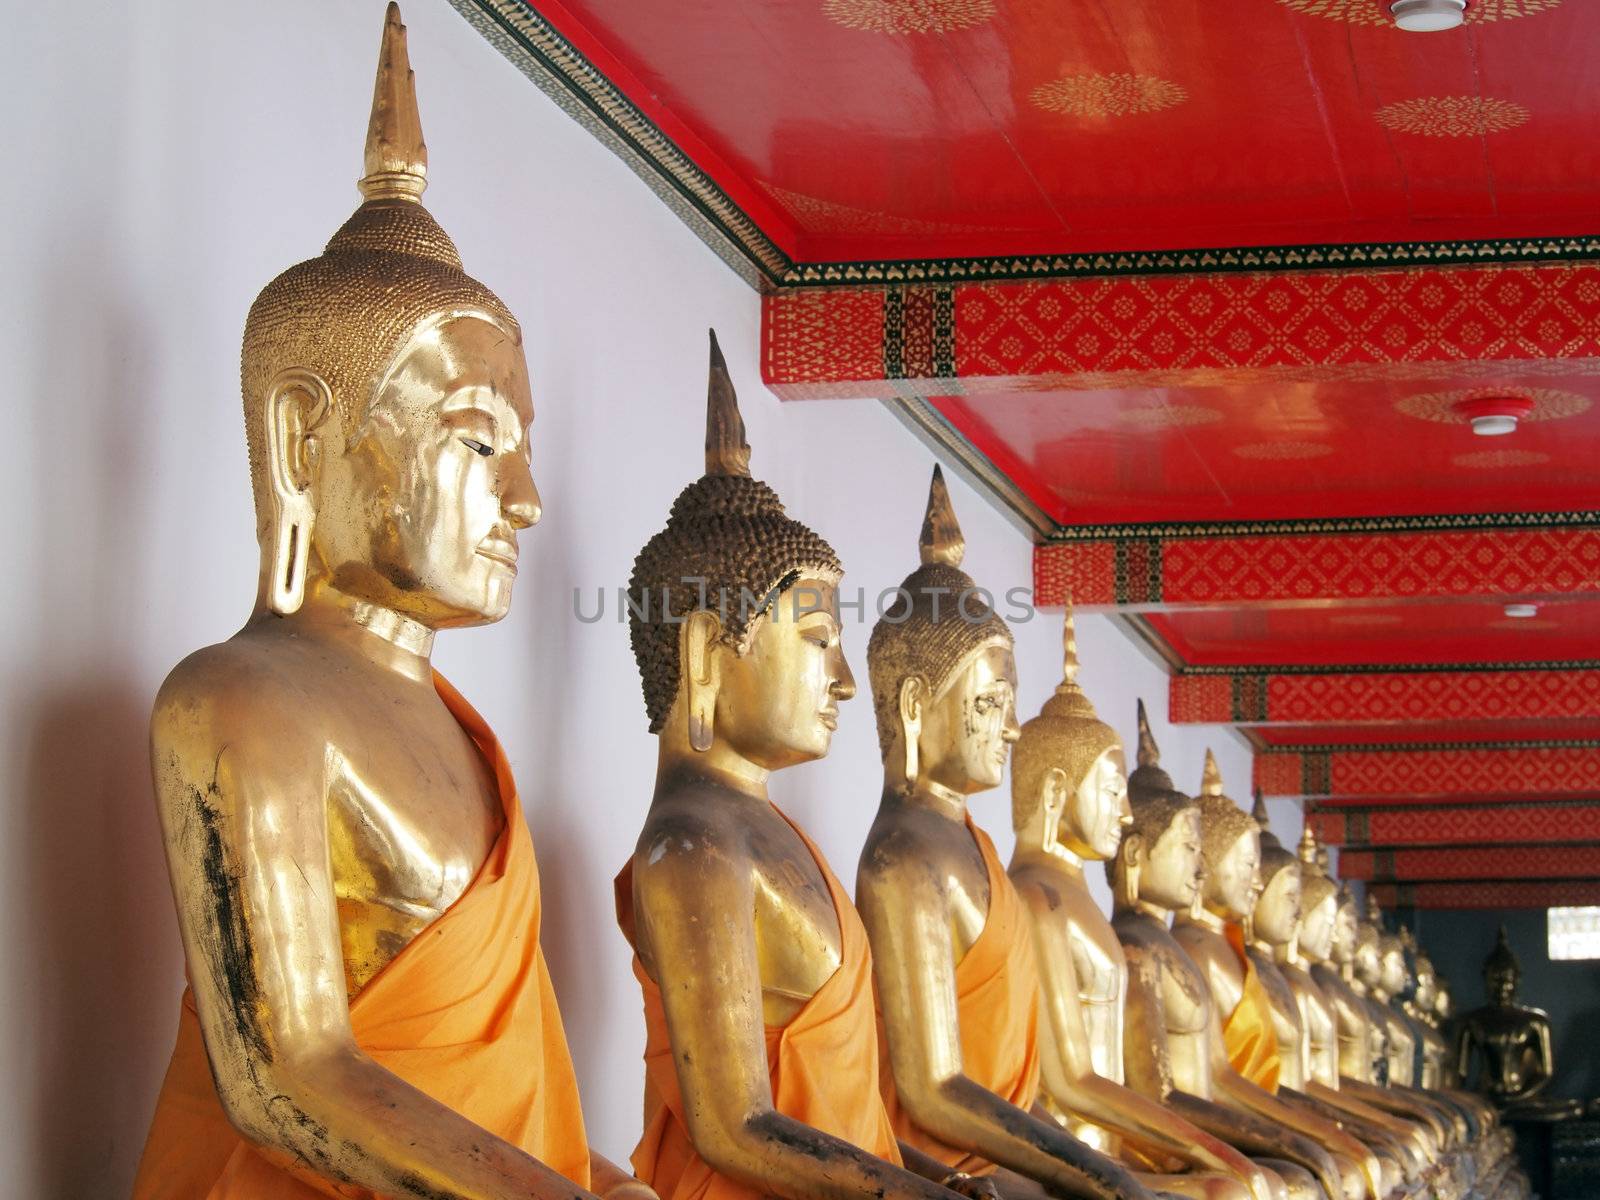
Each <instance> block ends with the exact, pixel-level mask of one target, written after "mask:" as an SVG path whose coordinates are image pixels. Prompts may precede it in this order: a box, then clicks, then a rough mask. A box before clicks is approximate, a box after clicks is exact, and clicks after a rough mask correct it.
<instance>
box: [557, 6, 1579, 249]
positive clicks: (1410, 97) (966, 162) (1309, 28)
mask: <svg viewBox="0 0 1600 1200" xmlns="http://www.w3.org/2000/svg"><path fill="white" fill-rule="evenodd" d="M532 6H533V7H534V8H536V9H537V10H538V11H539V12H540V13H542V14H543V15H544V16H545V17H546V18H547V19H549V20H550V21H551V22H552V23H554V24H555V25H556V26H557V27H558V28H559V29H561V30H562V32H563V33H565V34H566V35H567V36H568V37H569V38H570V39H571V40H572V41H573V42H574V44H575V45H577V46H578V47H579V49H580V50H584V51H586V52H588V53H589V54H590V56H591V58H594V59H595V60H596V61H597V62H601V63H604V64H606V66H607V67H608V74H609V75H611V77H612V80H613V82H615V83H617V84H618V85H619V86H621V87H622V88H623V90H624V91H625V92H626V93H627V94H628V95H629V97H630V98H631V99H632V100H633V101H634V102H635V103H636V104H638V105H639V106H640V107H641V108H642V109H643V110H644V111H645V112H646V113H647V114H648V115H650V116H651V117H652V118H653V119H655V121H656V123H657V124H658V125H659V126H661V127H662V128H663V129H664V130H666V131H667V132H668V133H669V135H671V136H673V137H674V138H675V140H677V141H678V142H679V144H680V145H682V146H683V147H684V148H685V149H686V150H688V151H689V152H690V154H691V156H692V157H694V158H695V159H696V161H697V162H698V163H699V165H700V166H701V167H703V168H704V169H706V170H707V171H708V173H710V174H711V175H712V176H713V178H714V179H716V181H717V182H718V183H719V184H720V185H721V186H722V187H723V189H724V190H725V191H727V192H728V193H729V194H730V195H732V196H733V197H734V198H735V199H736V200H738V201H739V202H740V203H741V205H742V206H743V207H745V209H746V211H748V212H750V214H751V215H752V216H753V217H754V218H755V219H756V221H757V223H758V224H760V225H761V226H762V227H763V228H764V230H765V231H766V232H767V233H768V235H769V236H771V237H772V238H773V240H774V241H776V242H777V243H778V244H779V245H780V246H782V247H783V248H784V249H785V250H786V251H787V252H788V253H789V254H790V255H791V257H795V258H799V259H803V260H806V261H819V260H820V261H829V260H840V259H862V258H886V257H918V258H927V257H939V256H955V255H973V254H984V255H987V254H1011V253H1024V252H1027V253H1064V252H1074V251H1084V250H1100V249H1130V248H1137V249H1160V248H1174V247H1185V248H1186V247H1197V246H1229V245H1247V244H1304V243H1319V242H1352V241H1398V240H1412V239H1435V240H1437V239H1448V238H1483V237H1507V236H1537V235H1546V234H1562V233H1590V232H1593V231H1592V229H1590V228H1589V224H1590V218H1591V216H1592V214H1593V213H1594V212H1595V210H1596V207H1597V201H1600V151H1597V146H1600V139H1597V137H1596V134H1597V133H1600V128H1597V122H1596V116H1595V114H1596V113H1600V73H1596V72H1594V71H1593V70H1591V69H1590V63H1589V61H1588V60H1589V55H1588V54H1586V53H1580V52H1577V51H1578V48H1581V47H1592V46H1595V45H1597V44H1600V6H1597V5H1594V4H1592V3H1588V2H1587V0H1565V2H1564V3H1563V2H1561V0H1474V3H1473V5H1472V8H1473V9H1474V10H1476V11H1475V12H1474V14H1473V18H1472V19H1471V20H1470V21H1469V23H1468V24H1467V25H1466V26H1465V27H1463V28H1461V29H1459V30H1455V31H1452V32H1449V33H1443V34H1433V35H1417V34H1406V33H1403V32H1401V31H1399V30H1397V29H1396V28H1394V27H1393V25H1392V24H1391V23H1389V22H1388V21H1387V20H1386V19H1384V17H1383V15H1382V10H1381V8H1380V5H1379V0H1351V2H1350V3H1347V4H1337V3H1328V2H1327V0H1228V2H1227V3H1218V2H1217V0H1124V2H1123V3H1119V4H1114V5H1102V4H1049V3H1020V2H1017V0H787V2H785V3H754V4H753V3H750V2H749V0H699V2H698V3H695V4H661V3H651V2H647V0H566V2H565V3H563V4H556V3H552V2H550V0H533V3H532ZM1302 10H1317V11H1320V12H1334V13H1336V14H1339V15H1335V16H1331V17H1329V16H1321V15H1316V14H1315V13H1314V12H1310V11H1302Z"/></svg>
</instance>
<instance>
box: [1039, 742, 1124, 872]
mask: <svg viewBox="0 0 1600 1200" xmlns="http://www.w3.org/2000/svg"><path fill="white" fill-rule="evenodd" d="M1132 823H1133V813H1132V811H1131V810H1130V809H1129V807H1128V774H1127V768H1126V766H1125V764H1124V762H1123V757H1122V747H1120V746H1111V747H1109V748H1108V749H1106V750H1105V751H1103V752H1102V753H1101V755H1100V757H1099V758H1097V759H1095V760H1094V765H1092V766H1091V767H1090V768H1089V772H1088V774H1086V775H1085V776H1084V777H1083V778H1082V779H1081V780H1079V781H1078V787H1077V790H1076V791H1074V792H1073V793H1072V796H1071V797H1070V798H1069V800H1068V801H1067V809H1066V812H1065V814H1063V818H1062V821H1061V826H1060V831H1059V833H1058V834H1057V840H1058V841H1060V842H1062V844H1064V845H1065V846H1066V847H1067V849H1069V850H1072V851H1073V852H1075V853H1077V854H1081V855H1082V856H1083V857H1085V858H1094V859H1102V860H1104V859H1110V858H1115V857H1116V856H1117V847H1119V846H1120V845H1121V844H1122V833H1123V831H1124V830H1125V829H1127V827H1128V826H1129V825H1131V824H1132Z"/></svg>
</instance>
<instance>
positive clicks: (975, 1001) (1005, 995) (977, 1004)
mask: <svg viewBox="0 0 1600 1200" xmlns="http://www.w3.org/2000/svg"><path fill="white" fill-rule="evenodd" d="M967 828H968V829H969V830H971V831H972V838H973V840H974V841H975V842H977V844H978V852H979V853H980V854H982V855H983V865H984V869H985V870H986V871H987V873H988V876H989V915H988V919H987V920H986V921H985V922H984V926H983V932H982V933H980V934H979V935H978V940H977V941H975V942H973V943H972V946H971V948H970V949H968V951H967V953H966V955H965V956H964V957H963V958H962V960H961V961H960V963H958V964H957V965H956V1006H957V1014H958V1017H959V1020H960V1022H961V1072H962V1074H964V1075H965V1076H967V1078H969V1079H971V1080H973V1081H974V1082H976V1083H979V1084H981V1085H983V1086H984V1087H986V1088H988V1089H989V1090H990V1091H991V1092H994V1093H996V1094H997V1095H999V1096H1000V1097H1001V1098H1003V1099H1005V1100H1008V1101H1010V1102H1011V1103H1012V1104H1014V1105H1016V1106H1017V1107H1018V1108H1022V1109H1027V1108H1031V1107H1033V1102H1034V1101H1035V1100H1037V1099H1038V1097H1039V964H1038V962H1037V961H1036V960H1035V959H1034V957H1033V935H1032V930H1031V929H1030V928H1029V926H1028V924H1027V921H1028V915H1027V913H1026V911H1025V910H1024V908H1023V904H1022V897H1021V896H1019V895H1017V889H1016V888H1015V887H1014V886H1013V885H1012V883H1011V877H1010V876H1009V875H1007V874H1006V872H1005V868H1004V867H1003V866H1001V865H1000V856H999V855H998V854H996V853H995V849H994V843H993V842H992V841H990V840H989V835H988V834H986V833H985V832H984V831H983V830H981V829H979V828H978V827H977V826H976V825H974V824H973V823H972V818H971V817H968V818H967ZM880 1084H881V1087H882V1090H883V1100H884V1104H885V1106H886V1107H887V1108H888V1110H889V1117H890V1119H891V1120H892V1121H893V1122H894V1129H895V1133H896V1134H898V1135H899V1137H900V1139H901V1140H902V1141H904V1142H906V1143H908V1144H909V1145H912V1146H915V1147H917V1149H919V1150H921V1151H922V1152H923V1153H924V1154H927V1155H930V1156H932V1157H933V1158H936V1159H938V1160H939V1161H940V1162H942V1163H945V1164H947V1165H949V1166H950V1168H951V1169H952V1170H957V1171H965V1172H967V1173H968V1174H972V1175H983V1174H988V1173H989V1172H992V1171H993V1170H994V1164H993V1163H991V1162H988V1161H986V1160H984V1159H981V1158H978V1157H976V1156H975V1155H972V1154H970V1153H968V1152H967V1151H965V1150H962V1149H959V1148H957V1147H955V1146H951V1145H947V1144H946V1143H944V1142H942V1141H940V1140H939V1139H938V1138H935V1137H934V1136H933V1135H932V1134H930V1133H928V1132H926V1131H925V1130H923V1129H921V1128H919V1127H918V1126H917V1125H916V1124H914V1123H913V1122H912V1120H911V1117H910V1115H909V1114H908V1113H907V1112H906V1111H905V1110H904V1109H902V1108H901V1107H900V1102H899V1097H898V1096H897V1095H896V1094H895V1087H894V1076H893V1074H892V1073H891V1072H890V1070H889V1062H888V1056H887V1055H885V1057H884V1063H883V1073H882V1076H881V1078H880Z"/></svg>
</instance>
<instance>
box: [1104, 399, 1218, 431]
mask: <svg viewBox="0 0 1600 1200" xmlns="http://www.w3.org/2000/svg"><path fill="white" fill-rule="evenodd" d="M1220 420H1222V413H1221V412H1219V411H1218V410H1217V409H1214V408H1208V407H1207V406H1206V405H1204V404H1162V405H1158V406H1156V407H1153V408H1125V409H1123V410H1122V411H1120V412H1119V413H1117V422H1118V424H1121V425H1126V426H1129V427H1131V428H1133V429H1137V430H1139V431H1141V432H1154V431H1156V430H1161V429H1192V428H1194V427H1196V426H1198V425H1215V424H1216V423H1217V422H1218V421H1220Z"/></svg>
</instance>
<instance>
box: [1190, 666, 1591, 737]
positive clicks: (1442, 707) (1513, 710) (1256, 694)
mask: <svg viewBox="0 0 1600 1200" xmlns="http://www.w3.org/2000/svg"><path fill="white" fill-rule="evenodd" d="M1169 700H1170V711H1169V717H1170V719H1171V720H1173V721H1175V722H1179V723H1194V724H1213V723H1217V722H1248V723H1254V724H1263V723H1265V724H1271V723H1283V724H1310V725H1328V724H1336V725H1351V724H1367V723H1374V724H1378V723H1384V724H1387V723H1395V722H1405V721H1505V720H1534V719H1544V718H1551V719H1560V718H1572V717H1597V716H1600V670H1594V669H1585V670H1568V669H1561V670H1549V669H1539V670H1502V671H1350V672H1338V671H1328V672H1320V671H1319V672H1314V673H1313V672H1295V673H1292V674H1290V673H1284V674H1274V673H1271V672H1262V671H1240V672H1233V673H1230V674H1228V675H1174V676H1173V677H1172V682H1171V687H1170V694H1169Z"/></svg>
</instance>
